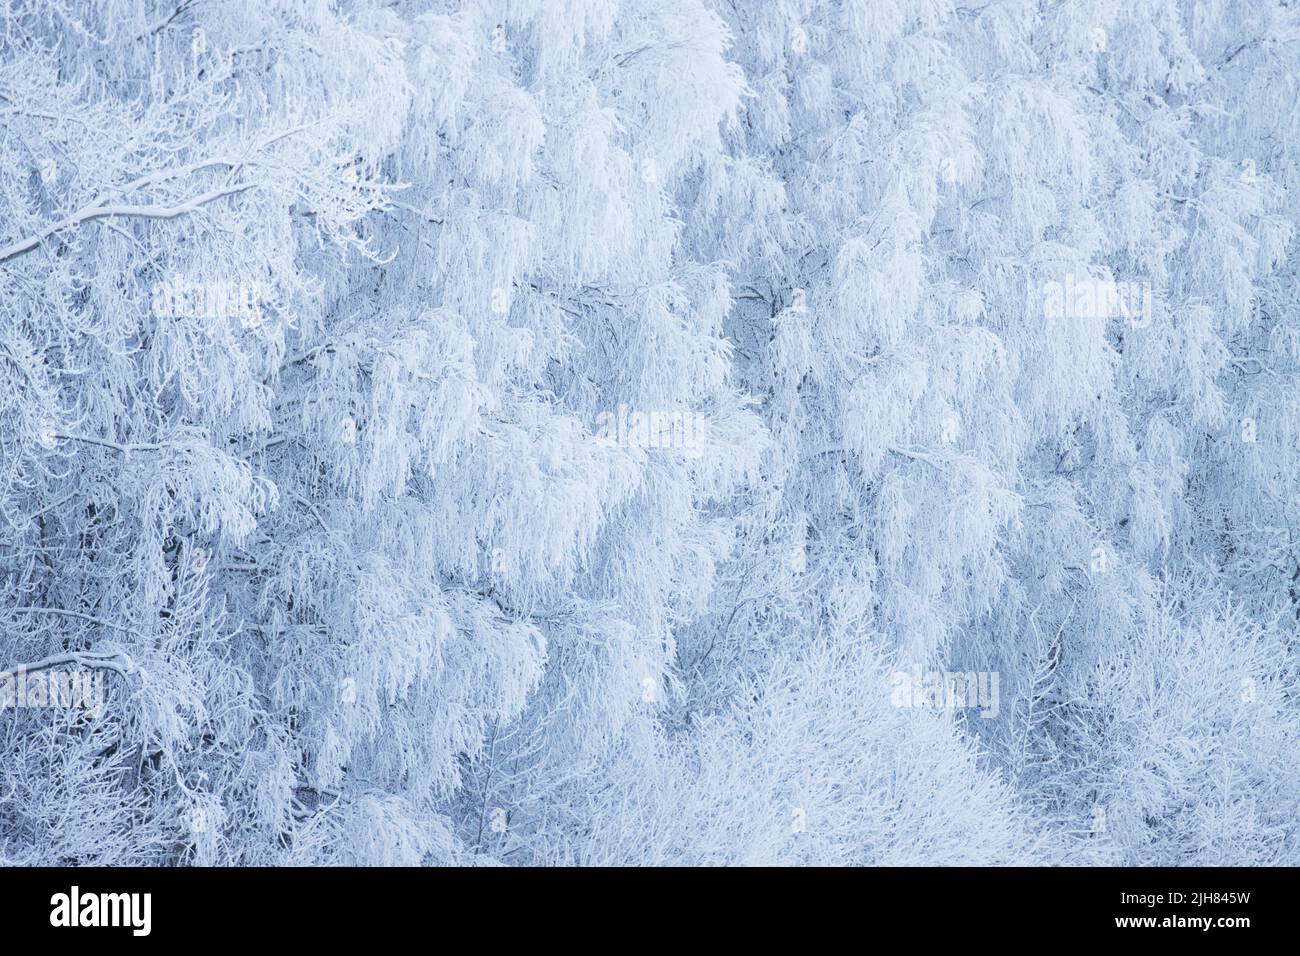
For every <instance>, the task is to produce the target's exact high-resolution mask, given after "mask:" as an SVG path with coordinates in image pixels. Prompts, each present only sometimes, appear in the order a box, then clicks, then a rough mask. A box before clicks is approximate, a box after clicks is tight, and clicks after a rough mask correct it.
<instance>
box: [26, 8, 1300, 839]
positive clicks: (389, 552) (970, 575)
mask: <svg viewBox="0 0 1300 956" xmlns="http://www.w3.org/2000/svg"><path fill="white" fill-rule="evenodd" d="M1298 39H1300V23H1298V22H1297V14H1296V12H1295V11H1294V10H1293V9H1291V8H1290V7H1289V6H1288V5H1286V4H1285V3H1283V2H1281V0H1267V2H1259V0H1253V2H1230V0H1140V2H1136V3H1132V2H1130V3H1119V2H1118V0H1082V2H1068V3H1056V2H1045V0H993V2H989V3H985V4H982V5H979V6H963V5H960V4H957V3H953V2H950V0H887V2H881V0H777V2H771V3H764V4H736V3H730V2H727V3H717V2H714V0H635V2H621V3H620V2H616V0H589V2H581V3H578V2H567V0H565V2H561V0H541V2H537V3H527V4H523V3H516V2H512V0H488V2H483V3H473V4H470V3H462V2H459V0H399V2H396V3H391V2H390V3H385V2H379V0H344V2H336V0H295V2H289V0H284V2H280V0H276V2H269V3H230V4H221V5H218V4H203V3H198V2H191V0H84V2H81V3H78V4H70V3H50V2H44V0H13V2H10V3H9V4H7V5H6V6H5V8H4V10H3V11H0V160H3V165H4V168H5V169H6V170H7V171H8V173H9V174H8V175H6V176H5V177H4V178H3V179H2V180H0V292H2V293H3V296H2V297H0V668H6V669H8V670H9V671H15V670H16V669H17V668H19V667H25V668H27V670H28V671H29V672H31V673H34V674H41V673H54V672H63V671H67V670H69V669H72V670H78V671H82V672H89V673H95V674H98V675H100V677H102V678H103V686H105V687H106V699H105V701H104V705H103V706H102V707H101V708H98V709H91V710H77V709H72V710H65V709H39V708H10V709H0V720H2V721H3V723H0V748H2V752H3V756H4V760H3V761H0V860H4V861H5V862H17V863H114V864H133V863H139V864H172V863H200V864H275V863H308V864H317V863H321V864H324V863H344V864H347V863H354V864H356V863H359V864H375V863H377V864H382V863H412V864H414V863H441V864H469V863H483V862H504V863H546V864H554V863H579V864H594V863H656V864H664V863H694V864H718V863H795V864H797V863H826V864H925V863H943V864H958V863H973V864H1006V863H1043V864H1052V863H1061V862H1071V863H1091V862H1123V863H1128V864H1144V863H1170V864H1177V863H1248V864H1260V863H1295V862H1296V860H1297V859H1300V855H1298V852H1297V844H1296V834H1295V822H1294V821H1295V819H1296V813H1295V810H1296V806H1295V794H1296V793H1297V792H1300V777H1298V775H1300V753H1298V752H1297V746H1298V745H1297V738H1296V733H1295V731H1296V719H1297V718H1296V708H1295V675H1296V665H1295V656H1294V655H1295V651H1294V645H1295V634H1296V629H1297V627H1298V626H1300V550H1297V541H1296V536H1295V530H1294V525H1295V521H1296V519H1297V500H1300V495H1298V492H1300V488H1297V484H1296V477H1295V476H1296V474H1297V470H1298V466H1300V461H1298V460H1297V449H1298V448H1300V441H1298V439H1300V406H1298V405H1297V400H1296V397H1295V396H1296V393H1297V390H1296V384H1297V373H1298V372H1300V332H1298V331H1297V330H1298V328H1300V326H1298V325H1297V315H1298V314H1300V312H1298V309H1300V300H1298V299H1297V292H1296V288H1297V282H1296V276H1297V268H1296V267H1297V252H1296V243H1295V241H1294V239H1295V237H1294V235H1293V233H1294V225H1293V224H1294V223H1295V222H1296V220H1297V218H1298V217H1300V207H1298V206H1297V205H1296V203H1297V198H1296V197H1297V188H1296V187H1297V185H1300V180H1298V178H1297V176H1298V174H1300V166H1298V165H1297V159H1296V156H1295V155H1294V153H1295V147H1294V146H1293V145H1292V144H1293V143H1294V142H1296V141H1297V136H1296V133H1297V113H1296V105H1295V104H1296V102H1297V96H1296V93H1297V83H1298V82H1300V81H1298V79H1297V78H1298V77H1300V62H1298V61H1297V56H1298V55H1300V54H1298V52H1297V51H1298V49H1300V48H1297V46H1296V41H1297V40H1298ZM932 672H939V673H941V674H951V673H956V674H957V675H959V676H960V675H966V674H970V675H976V674H978V675H985V676H986V677H987V676H989V675H993V676H996V677H997V678H998V681H997V683H996V685H993V686H996V687H997V688H998V691H997V693H998V695H999V699H998V700H997V701H996V702H995V703H996V706H992V707H989V708H986V710H985V711H984V712H981V711H980V710H977V709H974V708H971V707H969V706H967V707H965V709H962V710H957V709H955V708H956V707H957V706H963V703H966V704H968V703H969V701H965V702H963V701H955V700H954V698H953V697H952V696H951V694H952V688H951V686H949V689H948V691H946V693H948V695H949V696H948V697H947V698H946V699H945V698H943V695H942V694H940V696H939V697H938V698H935V699H933V700H930V701H928V702H926V701H924V700H918V699H913V698H912V697H908V699H907V700H906V701H902V702H900V700H899V699H898V697H897V696H896V694H891V686H893V687H894V688H895V690H896V685H897V678H898V676H899V675H907V674H920V673H932ZM945 679H946V678H945ZM923 696H924V695H922V697H923ZM985 703H987V701H986V702H985Z"/></svg>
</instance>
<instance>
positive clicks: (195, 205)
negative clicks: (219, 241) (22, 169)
mask: <svg viewBox="0 0 1300 956" xmlns="http://www.w3.org/2000/svg"><path fill="white" fill-rule="evenodd" d="M256 186H257V184H256V183H240V184H238V185H235V186H224V187H222V188H220V189H211V190H209V191H208V192H206V193H203V194H202V195H200V196H195V197H194V198H192V199H189V200H186V201H185V202H182V203H178V204H176V205H173V206H139V205H123V204H114V205H104V204H103V201H102V200H101V201H99V202H96V203H92V204H91V205H89V206H86V207H84V208H82V209H80V210H78V211H77V212H75V213H73V214H72V215H71V216H68V217H67V218H66V219H63V220H61V221H60V222H56V223H55V224H54V225H52V226H48V227H46V228H45V229H42V230H41V231H40V232H38V233H36V234H35V235H31V236H28V237H27V238H25V239H19V240H18V241H17V242H13V243H10V244H9V245H7V246H5V247H4V248H2V249H0V262H8V261H9V260H10V259H14V258H17V257H18V256H21V255H23V254H24V253H27V252H31V251H32V250H33V249H35V248H36V247H37V246H39V245H40V244H41V243H42V242H44V241H45V240H46V239H48V238H49V237H50V236H52V235H54V234H55V233H56V232H62V231H63V230H64V229H71V228H74V227H76V226H79V225H81V224H82V223H83V222H90V221H92V220H94V219H104V218H107V217H111V216H135V217H137V218H143V219H175V218H177V217H178V216H183V215H185V214H186V213H191V212H194V211H195V210H197V209H200V208H202V207H203V206H206V205H207V204H208V203H210V202H213V201H214V200H217V199H221V198H222V197H224V196H231V195H234V194H235V193H241V192H244V191H245V190H248V189H254V188H256Z"/></svg>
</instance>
